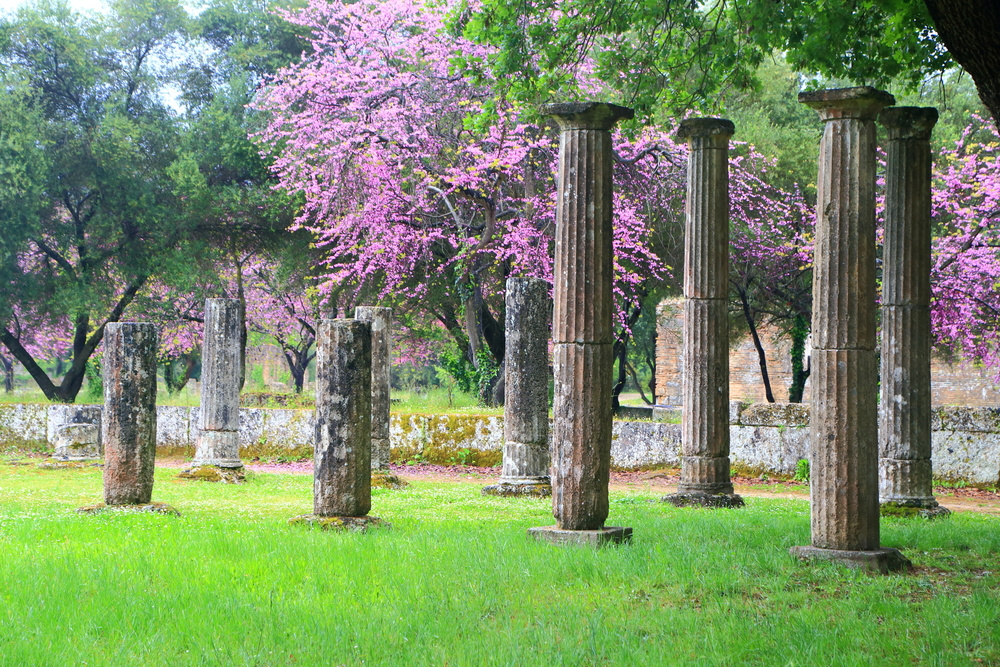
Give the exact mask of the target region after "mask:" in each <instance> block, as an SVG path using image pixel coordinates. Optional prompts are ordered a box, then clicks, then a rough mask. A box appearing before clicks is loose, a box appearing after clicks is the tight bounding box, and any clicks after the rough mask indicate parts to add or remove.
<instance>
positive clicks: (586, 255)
mask: <svg viewBox="0 0 1000 667" xmlns="http://www.w3.org/2000/svg"><path fill="white" fill-rule="evenodd" d="M542 113H543V114H546V115H550V116H552V117H553V118H554V119H555V121H556V122H557V123H558V124H559V129H560V134H559V173H558V177H557V195H556V258H555V270H554V272H553V280H554V283H555V284H554V287H553V294H554V301H555V310H554V316H553V327H552V338H553V342H554V344H555V345H554V374H555V398H554V406H553V412H554V427H553V433H552V437H553V442H552V450H551V451H552V457H553V460H552V463H553V479H552V509H553V514H554V515H555V517H556V522H557V525H556V526H554V527H544V528H531V529H529V531H528V532H529V534H530V535H532V536H534V537H537V538H539V539H543V540H548V541H551V542H554V543H567V542H569V543H584V544H593V545H600V544H603V543H605V542H621V541H624V540H628V539H630V537H631V534H632V529H631V528H618V527H606V526H605V525H604V522H605V520H606V519H607V517H608V480H609V475H610V466H611V385H612V365H613V360H612V344H613V340H614V337H613V331H612V328H613V322H612V309H613V308H614V299H613V295H612V291H611V281H612V274H613V266H612V252H613V249H612V234H613V230H612V173H611V171H612V154H611V150H612V149H611V133H610V131H609V130H610V129H611V128H612V127H613V126H614V125H615V123H617V122H618V120H620V119H622V118H632V117H633V115H634V113H633V111H632V110H631V109H628V108H625V107H620V106H616V105H613V104H603V103H597V102H579V103H564V104H547V105H544V106H543V107H542Z"/></svg>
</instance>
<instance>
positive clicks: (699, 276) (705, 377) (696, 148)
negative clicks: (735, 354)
mask: <svg viewBox="0 0 1000 667" xmlns="http://www.w3.org/2000/svg"><path fill="white" fill-rule="evenodd" d="M734 131H735V126H734V125H733V123H732V121H729V120H725V119H724V118H690V119H688V120H684V121H681V124H680V128H679V129H678V132H677V136H678V137H679V138H681V139H686V140H687V142H688V146H689V148H690V151H689V153H688V172H687V196H686V198H685V204H684V214H685V215H684V217H685V228H684V325H683V327H684V329H683V345H684V354H683V358H684V372H683V374H682V376H681V392H682V396H683V405H682V407H681V430H682V436H681V448H682V457H681V481H680V483H679V484H678V485H677V493H673V494H670V495H668V496H665V497H664V498H663V500H664V501H666V502H669V503H672V504H673V505H676V506H678V507H684V506H701V507H741V506H742V505H743V498H741V497H740V496H739V495H737V494H736V493H735V492H734V491H733V483H732V479H731V477H730V473H729V138H730V137H731V136H733V132H734Z"/></svg>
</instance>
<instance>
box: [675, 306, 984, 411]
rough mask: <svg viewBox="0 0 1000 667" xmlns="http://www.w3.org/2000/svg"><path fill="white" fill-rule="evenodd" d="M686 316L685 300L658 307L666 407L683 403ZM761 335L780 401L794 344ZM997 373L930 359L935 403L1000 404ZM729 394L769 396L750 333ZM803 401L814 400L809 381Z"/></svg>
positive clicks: (732, 365) (735, 362)
mask: <svg viewBox="0 0 1000 667" xmlns="http://www.w3.org/2000/svg"><path fill="white" fill-rule="evenodd" d="M682 317H683V315H682V308H681V300H680V299H665V300H664V301H663V302H662V303H660V305H659V306H658V307H657V309H656V321H657V327H656V402H657V403H658V404H661V405H681V398H680V396H681V323H682V320H681V318H682ZM760 338H761V344H762V345H763V346H764V352H765V354H766V356H767V372H768V376H769V378H770V380H771V390H772V391H773V392H774V398H775V400H776V401H778V402H783V401H787V400H788V386H789V385H790V384H791V382H792V361H791V355H790V347H791V343H790V341H789V340H788V339H787V338H783V337H780V336H777V335H776V334H775V331H774V330H773V329H770V328H768V327H763V328H762V329H761V331H760ZM995 375H996V373H995V372H994V371H992V370H990V369H987V368H981V367H977V366H975V365H974V364H963V363H959V362H955V363H950V362H949V361H947V360H945V359H941V358H938V357H935V358H933V359H931V401H932V402H933V403H934V405H962V406H971V407H989V406H995V405H1000V384H997V383H996V382H994V379H993V378H994V376H995ZM729 396H730V398H732V399H733V400H738V401H744V402H747V403H755V402H763V401H764V400H765V397H764V385H763V384H762V383H761V379H760V364H759V363H758V360H757V349H756V348H755V347H754V346H753V341H752V340H751V339H750V337H749V336H747V337H745V338H743V339H742V340H740V341H739V342H738V343H737V344H736V345H735V347H733V348H732V351H731V352H730V355H729ZM804 400H805V401H807V402H808V400H809V382H808V381H806V388H805V396H804Z"/></svg>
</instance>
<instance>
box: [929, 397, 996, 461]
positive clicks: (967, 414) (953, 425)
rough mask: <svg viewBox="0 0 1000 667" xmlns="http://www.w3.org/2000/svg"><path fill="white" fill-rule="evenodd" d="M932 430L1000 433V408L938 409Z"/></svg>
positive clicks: (932, 417) (933, 417) (936, 409)
mask: <svg viewBox="0 0 1000 667" xmlns="http://www.w3.org/2000/svg"><path fill="white" fill-rule="evenodd" d="M931 429H932V430H934V431H967V432H970V433H1000V408H964V407H955V406H944V407H936V408H934V409H933V412H932V413H931ZM936 458H937V456H936V454H935V459H936Z"/></svg>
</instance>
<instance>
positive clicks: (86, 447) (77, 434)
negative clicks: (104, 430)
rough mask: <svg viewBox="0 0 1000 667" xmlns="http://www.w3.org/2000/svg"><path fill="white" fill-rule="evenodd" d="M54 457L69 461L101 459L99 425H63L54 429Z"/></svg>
mask: <svg viewBox="0 0 1000 667" xmlns="http://www.w3.org/2000/svg"><path fill="white" fill-rule="evenodd" d="M53 445H54V447H55V452H54V456H55V457H56V458H59V459H66V460H70V461H82V460H86V459H99V458H101V427H100V425H99V424H63V425H62V426H59V427H57V428H56V439H55V442H54V443H53Z"/></svg>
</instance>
